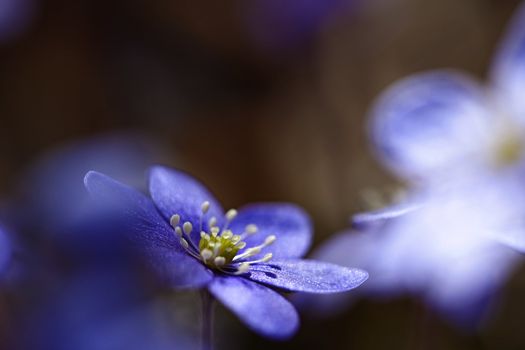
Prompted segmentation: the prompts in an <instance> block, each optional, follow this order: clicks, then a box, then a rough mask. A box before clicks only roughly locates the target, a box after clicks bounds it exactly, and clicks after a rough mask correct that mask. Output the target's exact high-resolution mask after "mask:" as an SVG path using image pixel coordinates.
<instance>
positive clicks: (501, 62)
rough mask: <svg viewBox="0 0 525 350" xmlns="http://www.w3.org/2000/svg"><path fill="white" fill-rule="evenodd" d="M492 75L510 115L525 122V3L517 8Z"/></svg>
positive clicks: (495, 60) (497, 56)
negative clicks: (524, 92) (524, 98)
mask: <svg viewBox="0 0 525 350" xmlns="http://www.w3.org/2000/svg"><path fill="white" fill-rule="evenodd" d="M491 78H492V81H493V83H494V85H495V86H496V87H497V91H496V93H498V94H499V96H498V97H499V98H501V99H502V101H500V102H501V103H502V104H503V106H504V107H505V108H507V109H510V110H511V111H512V112H514V113H511V114H510V115H508V116H509V117H514V118H517V119H519V121H520V122H521V123H524V122H525V119H524V115H525V114H524V113H525V102H524V100H523V91H525V5H521V7H520V8H519V9H518V10H517V11H516V14H515V15H514V17H513V19H512V21H511V22H510V25H509V28H508V32H507V35H506V36H505V37H504V40H503V41H502V43H501V47H500V49H499V51H498V53H497V55H496V57H495V59H494V63H493V68H492V72H491Z"/></svg>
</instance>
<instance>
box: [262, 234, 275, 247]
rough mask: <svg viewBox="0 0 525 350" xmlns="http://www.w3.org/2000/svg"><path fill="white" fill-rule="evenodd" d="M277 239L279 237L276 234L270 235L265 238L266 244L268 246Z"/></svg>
mask: <svg viewBox="0 0 525 350" xmlns="http://www.w3.org/2000/svg"><path fill="white" fill-rule="evenodd" d="M276 239H277V237H275V235H271V236H268V237H266V239H265V240H264V245H265V246H268V245H270V244H272V243H273V242H275V240H276Z"/></svg>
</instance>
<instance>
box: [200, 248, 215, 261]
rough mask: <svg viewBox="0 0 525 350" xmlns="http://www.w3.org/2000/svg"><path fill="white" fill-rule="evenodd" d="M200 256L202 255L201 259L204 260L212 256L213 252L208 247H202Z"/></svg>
mask: <svg viewBox="0 0 525 350" xmlns="http://www.w3.org/2000/svg"><path fill="white" fill-rule="evenodd" d="M201 256H202V259H204V262H206V260H208V259H209V258H211V257H212V256H213V253H212V251H211V250H209V249H203V251H202V252H201Z"/></svg>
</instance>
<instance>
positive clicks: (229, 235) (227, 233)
mask: <svg viewBox="0 0 525 350" xmlns="http://www.w3.org/2000/svg"><path fill="white" fill-rule="evenodd" d="M221 237H223V238H224V239H230V238H232V237H233V232H232V231H230V230H226V231H224V232H223V233H222V235H221Z"/></svg>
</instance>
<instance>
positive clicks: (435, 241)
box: [316, 5, 525, 325]
mask: <svg viewBox="0 0 525 350" xmlns="http://www.w3.org/2000/svg"><path fill="white" fill-rule="evenodd" d="M524 47H525V5H524V6H522V7H521V8H520V9H519V10H518V13H517V15H516V17H515V19H514V21H513V22H512V24H511V27H510V32H509V33H508V34H507V36H506V38H505V40H504V41H503V45H502V47H501V49H500V52H499V54H498V55H497V56H496V59H495V63H494V66H493V70H492V72H491V83H492V84H491V86H490V88H489V89H483V88H482V87H480V86H479V85H478V84H477V83H476V82H474V81H473V80H472V79H470V78H469V77H466V76H464V75H462V74H461V73H458V72H452V71H435V72H430V73H422V74H417V75H414V76H412V77H409V78H407V79H404V80H402V81H401V82H398V83H396V84H394V86H392V87H391V88H389V89H388V90H387V91H386V92H385V93H384V94H383V95H382V96H381V97H380V98H379V100H378V101H377V103H376V105H375V108H374V109H373V119H372V124H371V131H372V140H373V143H374V146H375V150H376V152H377V154H378V155H379V157H380V159H381V160H382V162H383V163H384V164H385V165H386V166H387V167H388V168H389V169H391V170H392V171H393V172H395V173H396V174H398V175H400V176H401V177H402V178H403V179H405V180H407V182H408V183H409V185H410V189H409V195H408V197H407V198H406V199H405V200H404V201H402V202H400V203H397V204H395V205H393V206H391V207H387V208H384V209H382V210H378V211H375V212H370V213H363V214H358V215H356V216H355V217H354V218H353V225H354V227H355V228H358V229H362V230H365V232H364V233H343V234H341V235H339V236H338V237H336V238H334V240H333V241H331V242H328V243H327V244H326V245H325V246H324V247H322V248H321V249H320V250H319V252H318V253H317V255H316V256H317V257H318V258H320V259H322V260H328V261H332V262H336V263H340V264H343V265H352V266H358V267H362V268H366V269H367V270H368V271H370V274H371V276H372V277H371V279H370V282H369V283H367V285H366V286H365V287H364V288H363V289H362V291H363V292H368V293H370V294H373V295H378V294H382V295H388V296H392V295H399V294H400V293H406V292H408V293H412V294H415V295H419V296H421V297H422V298H423V299H424V300H426V301H427V302H428V303H429V304H430V305H432V306H433V307H434V308H436V309H438V310H440V311H442V312H443V313H444V314H445V315H446V316H447V317H449V318H450V319H452V320H453V321H455V322H457V323H458V324H461V325H472V324H473V323H474V324H476V323H477V322H478V321H479V320H481V319H482V316H483V315H485V314H486V312H487V311H488V310H489V306H490V305H493V303H492V302H494V301H496V298H495V296H496V295H497V292H498V291H499V289H500V287H501V286H502V285H503V283H504V282H505V281H506V280H507V279H508V277H509V275H510V274H511V273H512V271H513V269H514V267H515V266H516V263H517V262H518V261H519V257H518V255H517V254H516V253H515V252H514V251H513V250H512V249H509V247H511V248H513V249H515V250H518V251H520V252H525V219H524V218H525V198H524V197H525V196H523V195H522V194H523V193H525V181H524V178H523V171H524V170H525V152H524V151H525V119H524V118H525V95H524V92H525V50H524ZM339 302H340V301H339ZM336 303H337V302H336ZM318 305H319V306H320V307H321V308H330V307H333V306H334V305H335V304H334V303H332V301H330V300H323V301H320V302H319V304H318Z"/></svg>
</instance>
